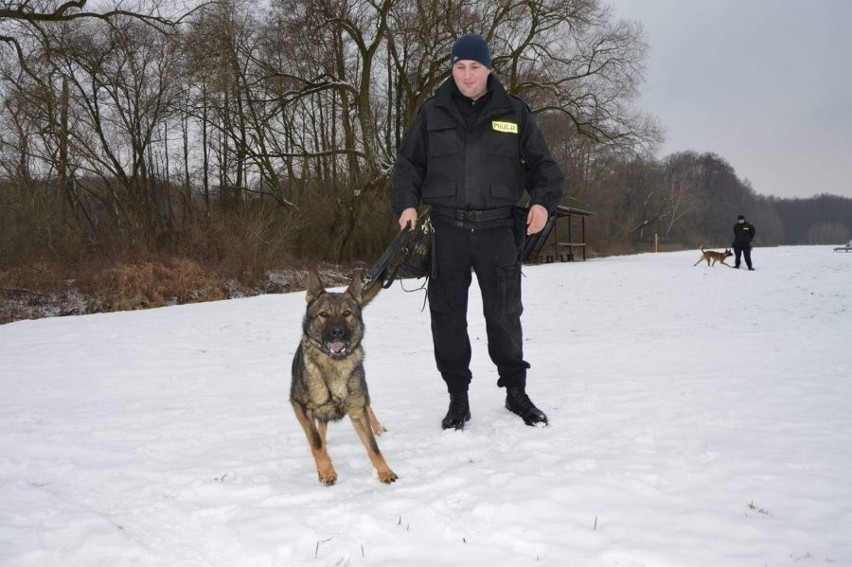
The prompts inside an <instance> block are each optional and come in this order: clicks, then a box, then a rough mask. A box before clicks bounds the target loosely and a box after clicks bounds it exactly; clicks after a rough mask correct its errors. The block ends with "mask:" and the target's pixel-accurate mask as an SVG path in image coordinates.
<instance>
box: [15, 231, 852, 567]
mask: <svg viewBox="0 0 852 567" xmlns="http://www.w3.org/2000/svg"><path fill="white" fill-rule="evenodd" d="M754 257H755V264H756V267H757V271H755V272H746V271H744V270H741V271H734V270H731V269H728V268H725V267H724V266H722V267H718V266H717V267H715V268H712V269H711V268H708V267H706V266H705V265H700V266H695V267H693V265H692V264H693V263H694V262H695V260H697V258H698V252H695V251H692V252H678V253H668V254H657V255H654V254H645V255H638V256H624V257H615V258H604V259H598V260H591V261H588V262H585V263H571V264H554V265H544V266H532V267H526V268H525V269H524V272H525V275H526V277H525V279H524V301H525V306H526V312H525V314H524V326H525V333H526V335H525V341H526V356H527V359H528V360H529V361H530V362H531V364H532V369H531V371H530V378H529V384H530V385H529V388H528V390H529V392H530V394H531V397H532V398H533V400H534V401H536V403H537V404H538V405H539V406H540V407H541V408H542V409H543V410H544V411H545V412H547V414H548V416H549V417H550V420H551V426H550V427H548V428H531V427H527V426H525V425H523V423H522V422H521V421H520V420H519V419H518V418H516V417H515V416H513V415H511V414H510V413H508V412H507V411H506V410H505V409H504V408H503V407H502V406H503V398H502V396H501V392H502V390H499V389H498V388H496V386H495V384H496V380H497V376H496V373H495V371H494V368H493V366H492V365H491V363H490V361H489V360H488V357H487V352H486V344H485V336H484V323H483V320H482V316H481V308H480V307H479V294H478V290H477V289H476V286H475V285H474V286H473V288H472V297H471V313H470V322H471V337H472V341H473V343H474V345H473V346H474V363H473V371H474V375H475V377H474V383H473V385H472V390H471V404H472V412H473V419H472V421H471V422H470V423H469V424H468V427H467V429H466V430H465V431H463V432H456V431H442V430H441V429H440V419H441V417H442V416H443V414H444V412H445V410H446V402H447V396H446V393H445V391H444V385H443V382H441V380H440V379H439V378H438V376H437V375H436V372H435V370H434V368H433V359H432V351H431V339H430V333H429V316H428V313H427V312H420V306H421V303H422V300H423V297H422V294H420V293H417V294H407V293H405V292H404V291H403V290H402V289H401V288H400V287H398V286H394V287H393V288H392V289H390V290H387V291H384V292H382V294H380V295H379V296H378V297H377V298H376V300H375V301H374V303H373V304H371V305H370V306H369V307H368V308H367V309H366V311H365V318H366V320H367V324H368V333H367V338H366V341H365V349H366V352H367V361H366V369H367V377H368V382H369V384H370V388H371V393H372V398H373V407H374V408H375V410H376V413H377V414H378V417H379V419H380V420H381V421H382V422H383V423H384V425H385V426H386V427H387V428H388V429H389V431H388V433H386V434H385V435H384V436H382V437H381V438H379V446H380V447H381V449H382V451H383V453H384V454H385V457H386V458H387V460H388V463H389V464H390V466H391V467H392V468H393V469H394V471H395V472H396V473H397V474H399V476H400V479H399V481H398V482H397V483H395V484H393V485H390V486H385V485H383V484H380V483H379V482H378V480H377V477H376V475H375V471H374V470H373V468H372V467H371V465H370V463H369V461H368V460H367V457H366V455H365V453H364V450H363V448H362V447H361V444H360V442H359V441H358V439H357V437H356V435H355V433H354V432H353V430H352V427H351V425H350V424H349V422H348V420H347V421H345V422H341V423H338V424H332V426H331V427H330V429H329V445H330V453H331V456H332V458H333V459H334V462H335V466H336V468H337V472H338V474H339V477H340V478H339V481H338V484H337V485H336V486H333V487H330V488H327V487H324V486H322V485H320V484H319V482H318V481H317V478H316V471H315V469H314V464H313V461H312V459H311V457H310V452H309V450H308V445H307V443H306V441H305V438H304V434H303V433H302V430H301V429H300V427H299V426H298V424H297V422H296V419H295V417H294V416H293V413H292V410H291V408H290V406H289V403H288V401H287V398H288V386H289V368H290V361H291V357H292V355H293V352H294V350H295V347H296V344H297V342H298V340H299V333H300V322H301V318H302V314H303V311H304V296H303V294H302V293H297V294H289V295H268V296H262V297H255V298H248V299H239V300H231V301H223V302H217V303H207V304H197V305H187V306H179V307H169V308H164V309H158V310H151V311H140V312H129V313H112V314H100V315H89V316H82V317H66V318H56V319H45V320H38V321H22V322H17V323H11V324H8V325H4V326H0V564H2V565H3V566H6V565H9V566H12V565H14V566H39V567H41V566H46V565H48V566H63V567H65V566H118V565H121V566H123V565H140V566H270V567H271V566H287V567H289V566H301V565H318V566H319V565H322V566H325V565H329V566H338V565H353V566H356V565H369V566H376V565H381V566H390V565H394V566H397V565H430V566H431V565H464V566H465V567H478V566H484V567H485V566H487V567H492V566H495V565H499V566H503V565H511V566H518V565H556V566H584V567H585V566H640V565H643V566H660V567H663V566H665V567H668V566H705V565H706V566H719V565H725V566H732V565H733V566H739V565H743V566H755V567H760V566H764V565H768V566H777V565H822V564H832V565H852V535H850V534H852V480H850V475H852V408H851V407H850V404H852V342H850V341H852V333H850V331H852V285H850V284H852V255H849V254H835V253H833V252H832V250H831V247H787V248H758V249H756V250H755V252H754ZM728 262H731V260H730V259H729V260H728ZM407 285H408V287H413V282H407Z"/></svg>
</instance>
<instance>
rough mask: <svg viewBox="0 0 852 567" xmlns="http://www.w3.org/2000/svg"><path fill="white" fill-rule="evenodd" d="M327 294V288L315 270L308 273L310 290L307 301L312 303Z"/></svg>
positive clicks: (312, 269)
mask: <svg viewBox="0 0 852 567" xmlns="http://www.w3.org/2000/svg"><path fill="white" fill-rule="evenodd" d="M324 293H325V286H324V285H323V283H322V280H321V279H320V276H319V273H317V271H316V269H315V268H311V269H310V270H309V271H308V290H307V293H306V294H305V301H307V302H308V303H312V302H313V301H314V300H315V299H316V298H317V297H319V296H320V295H322V294H324Z"/></svg>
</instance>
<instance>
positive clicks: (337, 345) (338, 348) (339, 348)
mask: <svg viewBox="0 0 852 567" xmlns="http://www.w3.org/2000/svg"><path fill="white" fill-rule="evenodd" d="M328 348H329V349H330V350H331V352H333V353H334V354H340V353H341V352H343V349H345V348H346V343H344V342H341V341H333V342H330V343H328Z"/></svg>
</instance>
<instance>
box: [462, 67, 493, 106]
mask: <svg viewBox="0 0 852 567" xmlns="http://www.w3.org/2000/svg"><path fill="white" fill-rule="evenodd" d="M489 73H491V69H489V68H488V67H486V66H485V65H483V64H482V63H480V62H478V61H472V60H470V59H463V60H461V61H456V63H455V65H453V80H454V81H455V82H456V86H457V87H458V89H459V91H460V92H461V94H463V95H464V96H466V97H467V98H469V99H472V100H477V99H478V98H480V97H481V96H482V95H484V94H485V93H486V92H487V91H488V74H489Z"/></svg>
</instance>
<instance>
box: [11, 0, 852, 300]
mask: <svg viewBox="0 0 852 567" xmlns="http://www.w3.org/2000/svg"><path fill="white" fill-rule="evenodd" d="M85 4H86V3H85V2H82V3H79V5H77V3H73V4H72V3H56V6H57V8H55V9H54V10H53V11H51V10H50V9H49V8H48V9H46V10H45V11H44V12H42V13H38V14H36V15H37V16H38V17H33V14H34V11H33V10H32V8H31V6H29V3H20V4H16V3H10V4H8V7H9V8H10V9H4V10H3V11H2V13H0V47H3V48H4V49H5V55H6V56H5V57H3V58H2V60H0V102H2V106H0V123H2V130H0V132H2V134H0V270H3V269H11V268H20V267H23V266H32V265H38V266H41V267H42V268H41V269H44V266H51V267H59V268H60V269H61V268H62V267H67V268H72V267H80V266H111V265H115V264H117V263H127V262H145V261H151V260H152V259H159V260H160V261H163V262H165V261H166V260H164V259H169V260H168V261H181V260H191V261H192V262H195V263H197V264H198V265H202V266H205V267H206V268H207V269H211V270H216V271H218V272H220V273H221V274H224V275H226V276H227V277H231V278H237V279H239V280H245V281H251V280H256V279H259V278H262V277H264V276H263V275H264V274H265V273H267V271H268V270H269V269H272V268H278V267H282V266H286V265H288V264H292V263H299V262H317V261H325V262H332V263H351V262H357V261H361V262H369V261H370V260H372V259H375V258H376V257H377V256H378V255H379V254H380V253H381V251H382V250H383V248H384V247H385V245H386V244H387V242H389V240H390V239H391V238H392V236H393V234H394V231H395V226H396V224H395V222H394V218H393V214H392V212H391V210H390V200H389V188H390V180H391V175H392V170H393V162H394V158H395V150H396V148H397V146H398V143H399V141H400V139H401V137H402V135H403V133H404V131H405V128H406V126H407V125H408V124H410V122H411V120H412V118H413V116H414V114H415V113H416V111H417V109H418V107H419V106H420V104H421V103H422V102H423V101H424V100H425V99H426V98H427V97H428V96H430V94H431V93H432V91H433V90H434V89H435V88H436V87H437V86H438V85H439V84H440V83H441V82H442V81H443V80H445V79H446V78H447V77H448V76H449V46H450V45H451V43H452V41H453V40H454V39H455V38H456V37H457V36H458V35H460V34H462V33H465V32H468V31H476V32H478V33H480V34H482V35H483V36H484V37H485V38H486V39H487V40H488V42H489V44H490V45H491V47H492V51H493V55H494V57H493V60H494V68H495V72H496V73H497V74H498V75H499V76H500V78H501V80H502V81H503V82H504V84H505V85H506V86H507V88H508V89H509V90H510V91H511V92H513V93H515V94H517V95H519V96H521V97H522V98H524V99H525V100H526V101H527V102H528V103H529V104H530V105H531V107H532V108H533V110H534V112H535V113H536V117H537V120H538V121H539V123H540V125H541V127H542V129H543V131H544V132H545V135H546V137H547V139H548V141H549V143H550V145H551V148H552V151H553V154H554V157H555V158H556V159H557V160H558V162H559V163H560V165H561V166H562V168H563V170H564V171H565V172H566V175H567V182H566V186H565V188H566V193H565V199H564V204H566V205H569V206H573V207H577V208H582V209H587V210H590V211H593V212H594V213H595V216H594V217H591V218H590V219H589V221H588V222H587V234H588V240H589V252H590V253H592V254H597V255H605V254H610V253H615V252H630V251H638V250H648V249H650V246H651V244H652V242H654V241H655V239H659V242H660V243H661V245H662V246H663V247H664V249H665V248H668V249H677V248H682V247H695V246H698V245H701V244H704V245H708V246H724V245H725V244H727V243H729V241H730V236H731V234H730V228H731V225H732V224H733V220H734V219H735V218H736V215H738V214H745V215H747V216H748V217H749V220H750V221H752V222H753V223H754V224H755V225H756V226H757V227H758V231H759V244H760V245H776V244H804V243H827V242H831V243H836V242H841V241H845V240H848V238H849V232H850V228H852V227H850V226H849V223H850V218H852V215H850V211H852V201H850V200H849V199H842V198H839V197H832V196H828V195H823V196H818V197H814V198H812V199H797V200H782V199H776V198H771V197H765V196H761V195H759V194H758V193H757V191H755V189H754V188H753V187H751V186H750V184H749V183H748V182H747V181H745V180H743V179H741V178H740V177H738V175H737V173H736V172H735V171H734V169H733V168H732V167H731V166H730V165H729V164H728V163H727V162H726V161H725V159H724V157H722V156H720V155H716V154H712V153H697V152H692V151H685V152H681V153H677V154H674V155H671V156H668V157H665V158H663V159H658V158H656V157H654V152H655V148H656V147H657V145H658V144H659V142H660V141H661V139H662V134H661V132H662V127H661V126H660V125H659V124H657V123H656V121H655V120H654V118H653V117H651V116H649V115H647V114H645V113H643V112H642V111H641V110H639V109H637V107H636V104H635V103H636V100H637V96H638V94H639V88H640V87H641V84H642V79H643V65H644V62H645V57H646V52H647V49H648V46H647V44H646V41H645V38H644V35H643V31H642V29H641V27H640V26H639V25H638V24H636V23H634V22H628V21H623V20H617V19H615V18H614V16H613V14H612V13H611V11H610V9H609V8H608V6H607V4H606V3H605V2H602V1H599V0H526V1H524V2H518V1H516V0H461V1H449V0H426V1H417V2H413V1H407V0H370V1H366V0H307V1H302V0H298V1H297V0H270V1H269V2H267V3H264V4H263V8H259V7H258V5H257V4H256V3H255V2H252V1H248V0H222V1H214V2H209V3H205V4H202V5H200V6H198V7H196V8H195V9H194V10H193V11H192V12H191V13H188V14H184V15H183V17H181V18H179V19H176V20H169V19H167V18H159V17H154V18H152V17H151V16H152V15H156V14H159V12H158V9H159V8H161V6H158V4H157V2H156V0H154V2H153V3H149V4H148V5H147V8H146V10H147V11H145V12H141V11H139V12H133V11H131V10H124V9H123V10H121V11H117V12H116V13H111V14H109V15H108V17H86V16H87V13H81V12H75V10H81V9H82V7H84V6H85ZM50 5H51V4H50V3H45V4H44V6H47V7H49V6H50ZM168 5H169V6H173V5H174V3H169V4H168ZM75 6H76V7H75ZM125 7H126V6H125ZM89 15H90V14H89ZM78 16H79V17H78ZM744 135H747V133H744ZM761 190H763V191H767V192H771V190H772V188H769V187H767V188H761ZM813 190H814V193H817V192H819V188H816V187H815V188H813ZM51 270H54V268H51ZM51 273H54V272H51ZM155 279H156V278H155ZM7 287H8V286H7Z"/></svg>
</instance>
